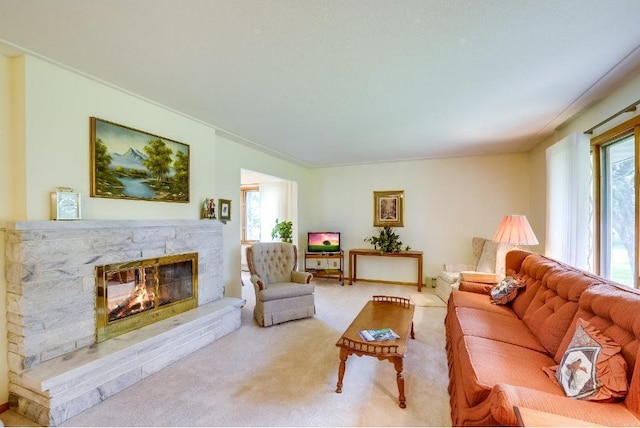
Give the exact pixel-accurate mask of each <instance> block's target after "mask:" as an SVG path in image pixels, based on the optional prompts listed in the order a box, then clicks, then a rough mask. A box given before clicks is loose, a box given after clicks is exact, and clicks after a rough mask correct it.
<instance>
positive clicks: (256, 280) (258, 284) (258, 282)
mask: <svg viewBox="0 0 640 428" xmlns="http://www.w3.org/2000/svg"><path fill="white" fill-rule="evenodd" d="M251 283H252V284H253V286H254V287H255V289H256V290H258V291H261V290H264V281H263V280H262V278H260V277H259V276H258V275H256V274H255V273H254V274H253V275H251Z"/></svg>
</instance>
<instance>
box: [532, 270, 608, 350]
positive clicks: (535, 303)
mask: <svg viewBox="0 0 640 428" xmlns="http://www.w3.org/2000/svg"><path fill="white" fill-rule="evenodd" d="M598 281H602V279H601V278H597V277H591V276H588V275H585V274H584V273H582V272H579V271H577V270H570V269H568V268H554V269H551V270H549V271H548V272H547V274H546V275H545V276H544V278H543V280H542V282H541V284H540V287H539V289H538V291H537V293H536V295H535V298H534V299H533V300H532V301H531V304H530V305H529V307H528V308H527V311H526V313H525V315H524V317H523V318H522V319H523V321H524V322H525V324H527V327H529V330H531V332H532V333H533V334H534V335H535V336H536V337H537V338H538V340H539V341H540V343H542V345H543V346H544V347H545V348H546V349H547V351H548V352H549V353H550V354H551V355H555V354H556V352H557V350H558V347H559V346H560V342H561V341H562V339H563V337H564V336H565V334H566V332H567V330H568V329H569V327H570V325H571V322H572V320H573V319H574V316H575V314H576V312H577V311H578V299H579V298H580V295H581V294H582V293H583V292H584V291H585V290H586V289H587V288H589V287H590V286H592V285H594V284H595V283H597V282H598Z"/></svg>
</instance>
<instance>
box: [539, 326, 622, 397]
mask: <svg viewBox="0 0 640 428" xmlns="http://www.w3.org/2000/svg"><path fill="white" fill-rule="evenodd" d="M620 349H621V347H620V345H618V344H617V343H615V342H614V341H612V340H611V339H609V338H608V337H606V336H604V335H603V334H602V333H600V331H599V330H597V329H596V328H594V327H593V326H592V325H591V324H589V323H588V322H587V321H584V320H583V319H582V318H581V319H579V320H578V325H577V326H576V329H575V333H574V334H573V338H572V340H571V342H570V343H569V347H568V348H567V350H566V352H565V353H564V356H563V358H562V360H561V361H560V364H559V365H558V366H553V367H550V368H549V370H548V372H547V373H548V374H550V373H551V372H554V374H555V378H556V379H557V380H558V382H559V383H560V385H561V386H562V389H564V391H565V394H566V395H567V397H571V398H580V399H586V400H592V401H615V400H616V399H620V398H623V397H624V396H626V395H627V389H628V386H627V364H626V362H625V361H624V358H622V356H621V355H620Z"/></svg>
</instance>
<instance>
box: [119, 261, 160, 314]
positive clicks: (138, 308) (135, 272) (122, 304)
mask: <svg viewBox="0 0 640 428" xmlns="http://www.w3.org/2000/svg"><path fill="white" fill-rule="evenodd" d="M112 279H113V280H114V282H115V283H116V284H117V285H112V284H110V285H109V289H108V290H109V296H108V309H109V321H114V320H117V319H120V318H124V317H127V316H129V315H133V314H137V313H139V312H142V311H146V310H148V309H152V308H153V307H154V306H155V294H154V293H153V291H150V290H149V289H148V287H147V273H146V270H145V269H143V268H142V269H132V270H129V271H124V272H118V273H117V274H116V275H114V276H113V278H112ZM129 279H133V281H130V280H129Z"/></svg>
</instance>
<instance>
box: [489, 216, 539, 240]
mask: <svg viewBox="0 0 640 428" xmlns="http://www.w3.org/2000/svg"><path fill="white" fill-rule="evenodd" d="M493 241H494V242H508V243H510V244H513V245H514V246H516V247H518V246H519V245H538V238H536V234H535V233H533V229H531V226H530V225H529V221H528V220H527V217H526V216H524V215H506V216H504V217H503V218H502V222H501V223H500V226H498V230H497V231H496V234H495V235H494V236H493Z"/></svg>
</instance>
